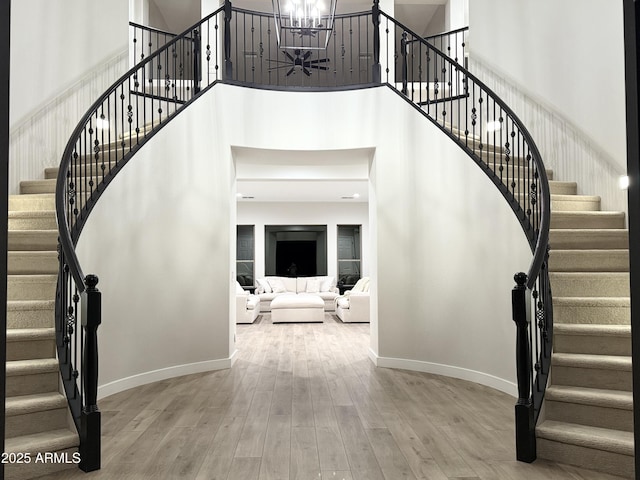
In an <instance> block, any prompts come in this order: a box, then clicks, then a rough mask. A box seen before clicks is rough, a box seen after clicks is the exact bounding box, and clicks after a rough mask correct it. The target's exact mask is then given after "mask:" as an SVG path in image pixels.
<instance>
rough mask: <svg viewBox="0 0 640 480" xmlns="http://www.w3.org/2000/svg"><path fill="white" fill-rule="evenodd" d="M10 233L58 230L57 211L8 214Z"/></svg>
mask: <svg viewBox="0 0 640 480" xmlns="http://www.w3.org/2000/svg"><path fill="white" fill-rule="evenodd" d="M8 226H9V231H12V230H13V231H18V230H57V228H58V227H57V224H56V212H55V210H14V211H9V212H8Z"/></svg>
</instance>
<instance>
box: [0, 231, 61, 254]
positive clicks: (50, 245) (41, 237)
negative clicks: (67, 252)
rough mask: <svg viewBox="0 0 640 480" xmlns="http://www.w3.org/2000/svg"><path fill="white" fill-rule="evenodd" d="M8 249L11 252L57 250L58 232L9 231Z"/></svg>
mask: <svg viewBox="0 0 640 480" xmlns="http://www.w3.org/2000/svg"><path fill="white" fill-rule="evenodd" d="M7 241H8V249H9V250H10V251H27V250H40V251H42V250H49V251H52V250H56V248H57V245H58V231H57V230H9V232H8V240H7Z"/></svg>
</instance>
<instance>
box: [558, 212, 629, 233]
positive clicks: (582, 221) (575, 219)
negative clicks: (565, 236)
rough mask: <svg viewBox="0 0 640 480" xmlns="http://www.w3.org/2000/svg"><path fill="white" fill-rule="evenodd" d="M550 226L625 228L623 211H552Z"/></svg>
mask: <svg viewBox="0 0 640 480" xmlns="http://www.w3.org/2000/svg"><path fill="white" fill-rule="evenodd" d="M550 228H572V229H577V228H625V213H624V212H603V211H596V212H566V211H564V212H563V211H560V212H552V214H551V227H550Z"/></svg>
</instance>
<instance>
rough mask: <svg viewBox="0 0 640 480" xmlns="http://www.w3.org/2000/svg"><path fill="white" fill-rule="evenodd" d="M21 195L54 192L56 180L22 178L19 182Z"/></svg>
mask: <svg viewBox="0 0 640 480" xmlns="http://www.w3.org/2000/svg"><path fill="white" fill-rule="evenodd" d="M20 193H21V194H22V195H28V194H41V193H56V180H55V179H50V180H23V181H22V182H20Z"/></svg>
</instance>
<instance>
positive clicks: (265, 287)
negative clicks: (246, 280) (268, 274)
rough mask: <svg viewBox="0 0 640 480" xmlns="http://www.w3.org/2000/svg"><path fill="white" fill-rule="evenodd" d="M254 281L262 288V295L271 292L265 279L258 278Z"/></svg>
mask: <svg viewBox="0 0 640 480" xmlns="http://www.w3.org/2000/svg"><path fill="white" fill-rule="evenodd" d="M256 281H257V282H258V285H260V286H261V287H262V291H263V292H264V293H271V292H272V291H273V290H271V285H269V282H268V281H267V279H266V278H258V279H257V280H256Z"/></svg>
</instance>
